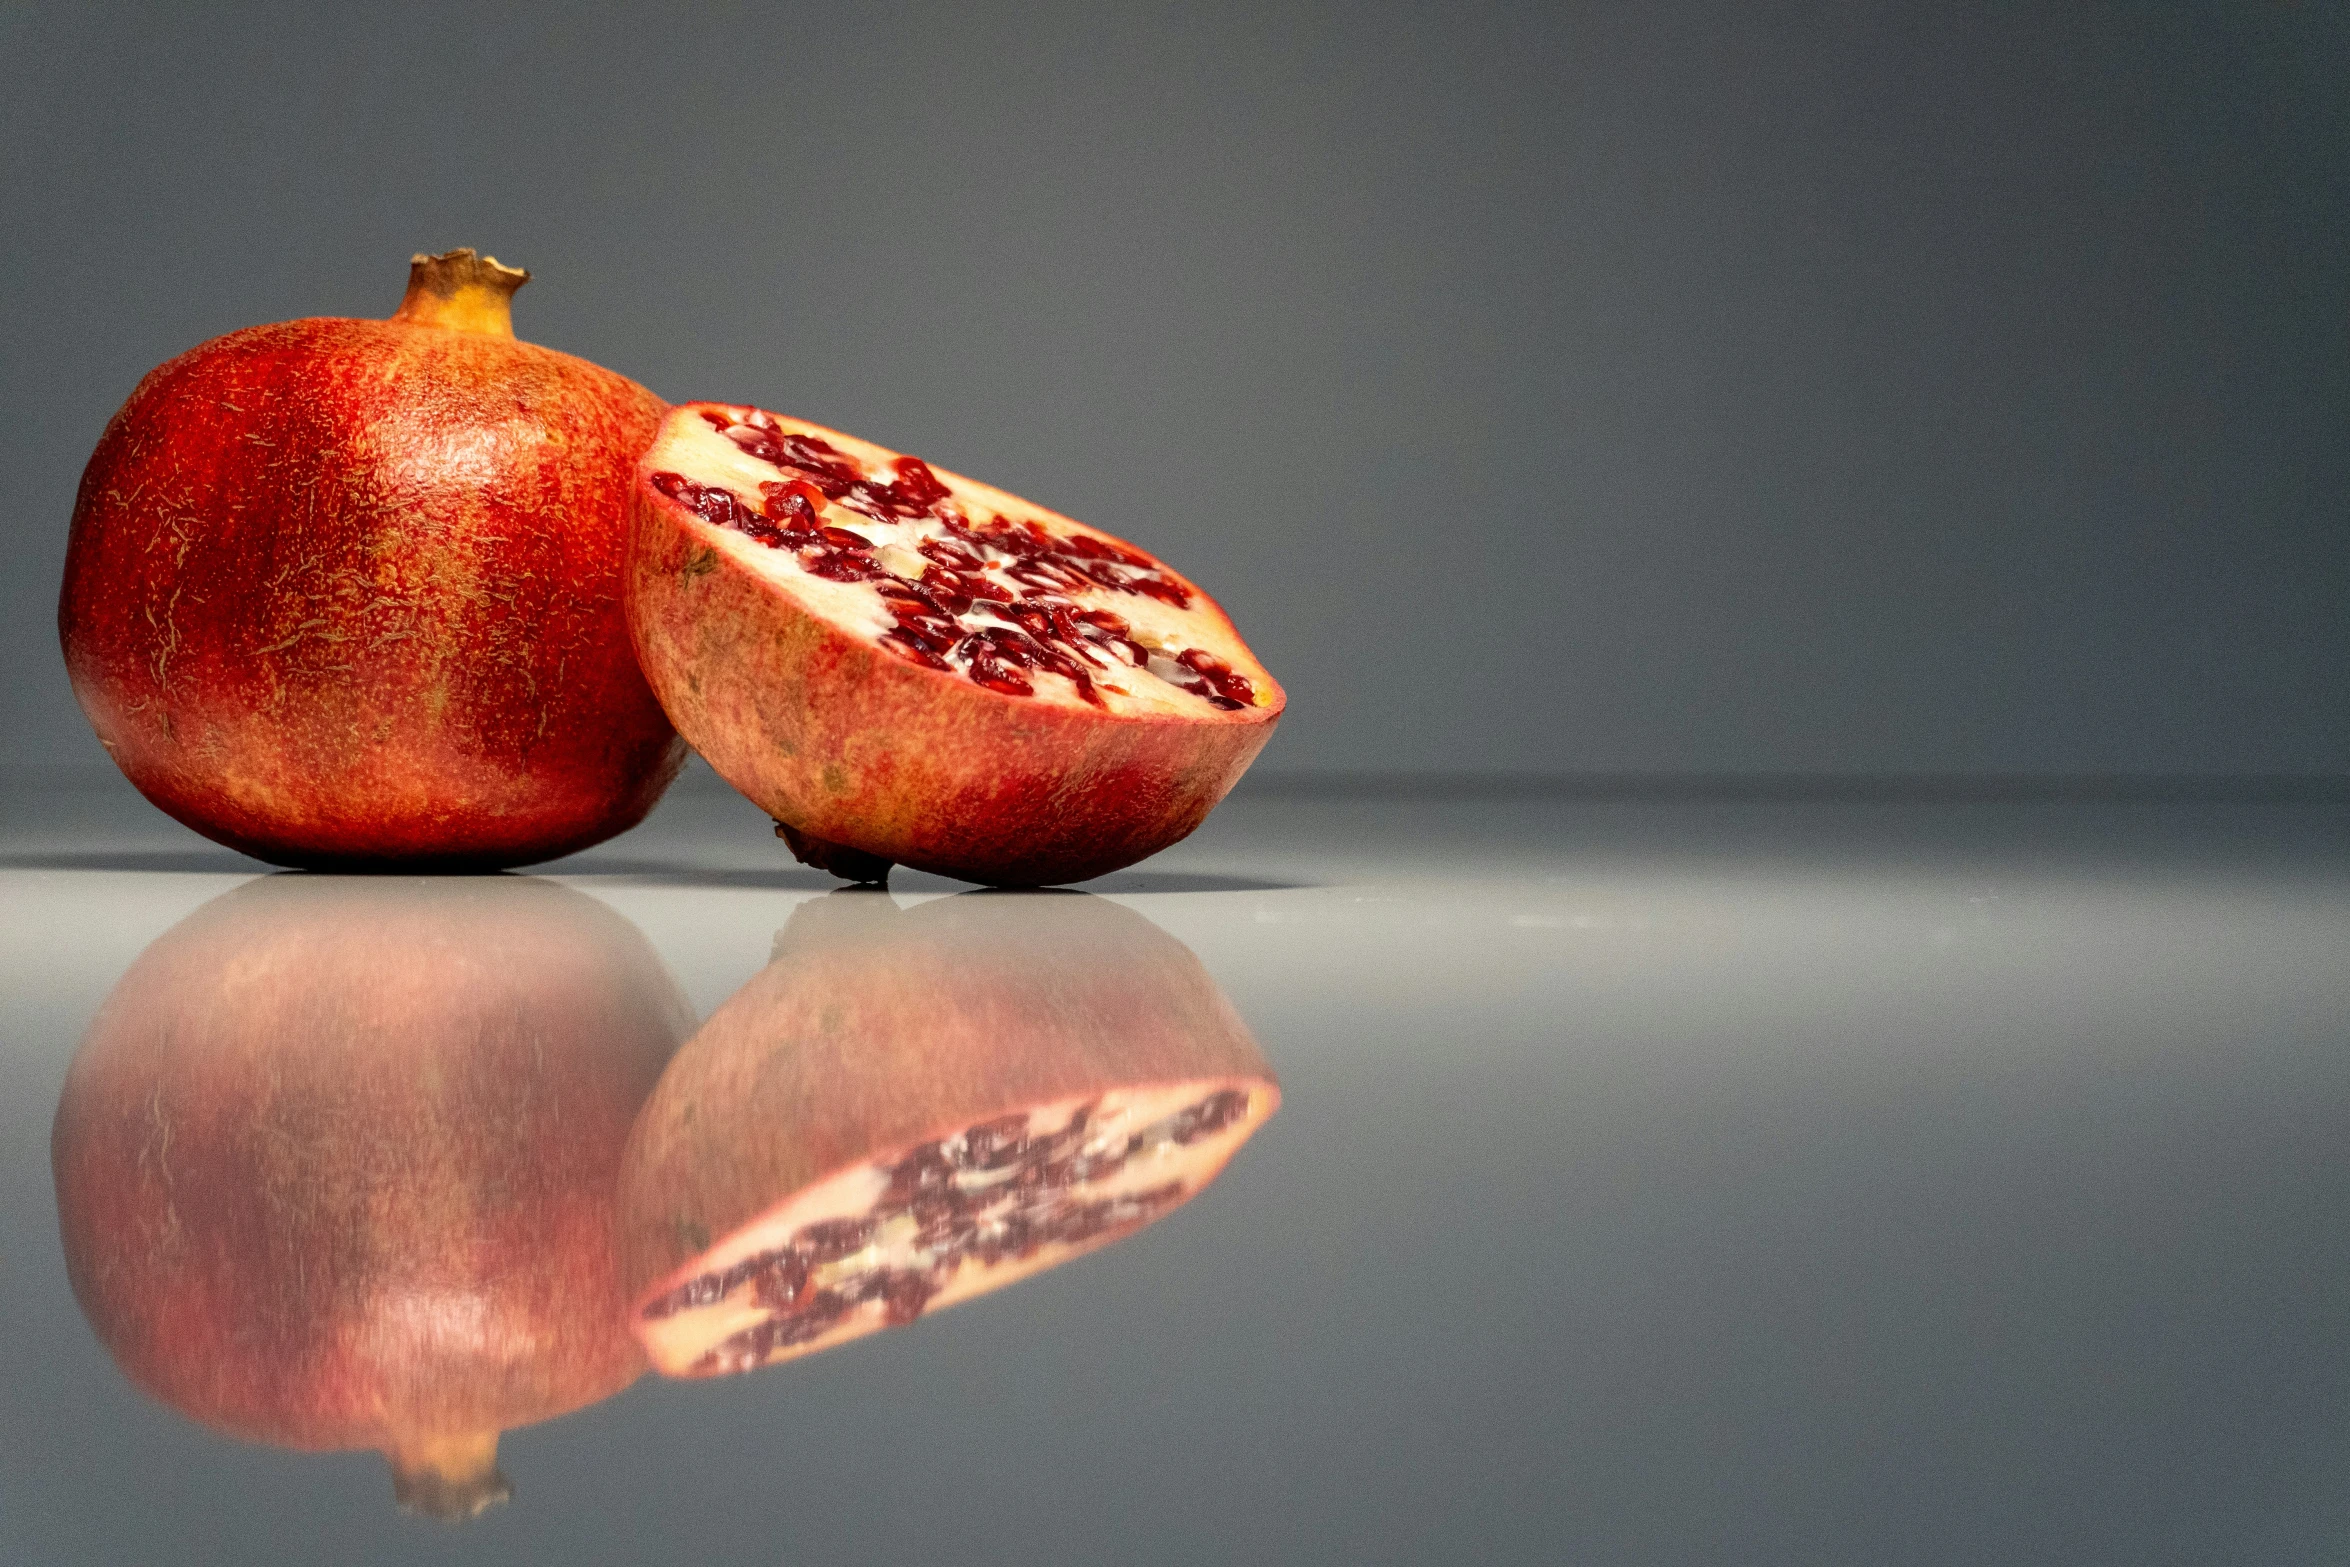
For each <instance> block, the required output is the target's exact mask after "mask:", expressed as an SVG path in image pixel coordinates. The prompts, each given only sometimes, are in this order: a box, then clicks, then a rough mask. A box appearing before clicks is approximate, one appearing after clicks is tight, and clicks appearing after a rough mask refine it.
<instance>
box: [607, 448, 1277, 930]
mask: <svg viewBox="0 0 2350 1567" xmlns="http://www.w3.org/2000/svg"><path fill="white" fill-rule="evenodd" d="M939 471H940V473H941V474H942V475H945V476H946V477H949V478H953V477H955V476H953V475H946V474H945V470H943V469H942V470H939ZM647 480H649V473H648V475H647ZM647 480H640V482H639V483H638V485H637V487H636V492H635V518H636V520H635V530H636V531H635V540H634V545H633V547H632V549H631V552H630V556H629V565H628V589H627V592H628V613H629V620H630V626H631V630H632V631H633V633H634V635H635V638H636V643H637V651H638V659H639V662H640V663H641V664H642V666H643V667H644V669H645V670H646V671H647V672H648V674H649V675H650V676H651V678H652V679H653V681H654V683H655V689H656V690H657V691H658V692H659V694H660V698H661V701H662V703H663V705H664V706H665V707H666V708H667V709H668V711H669V713H670V715H671V717H672V718H673V719H674V720H675V721H676V724H677V727H678V728H679V729H680V730H681V731H683V732H684V733H685V734H686V735H688V736H689V737H691V739H692V741H693V745H694V749H695V750H697V751H698V752H700V753H701V754H702V756H704V757H705V758H707V759H708V760H709V762H710V764H711V766H712V767H713V768H715V769H716V770H717V771H718V773H719V775H720V776H721V777H723V778H725V779H726V781H727V782H728V783H731V784H732V785H734V787H735V788H736V789H738V790H740V791H741V792H742V793H743V794H744V795H746V796H747V797H749V798H750V799H751V800H752V801H753V802H754V803H756V804H757V805H758V806H759V807H760V808H761V809H763V810H765V811H767V812H768V813H769V814H770V815H771V816H774V817H776V818H777V819H778V820H779V821H783V822H788V823H790V824H791V826H792V827H794V828H795V829H797V830H798V831H800V832H802V833H805V834H807V835H809V836H810V837H814V838H817V839H822V840H825V841H827V842H829V843H835V844H848V845H851V846H853V847H855V848H856V849H859V850H862V851H864V852H866V853H868V854H872V855H877V856H879V857H881V858H882V859H885V860H890V861H894V862H896V863H898V864H901V865H906V866H910V867H912V868H913V869H915V870H921V871H931V872H934V873H936V874H938V875H942V876H953V877H957V878H959V879H961V880H965V881H976V882H984V883H987V884H990V885H993V886H1001V887H1042V886H1054V885H1058V884H1063V883H1067V882H1075V881H1085V880H1088V879H1090V878H1092V877H1095V876H1103V875H1107V874H1108V873H1110V872H1111V871H1115V870H1121V869H1124V868H1125V867H1126V866H1129V865H1132V864H1134V863H1135V862H1136V861H1138V860H1143V859H1147V858H1148V857H1149V856H1151V855H1153V854H1156V853H1157V852H1159V851H1160V850H1161V849H1164V848H1166V847H1167V846H1168V845H1169V844H1172V843H1175V842H1177V841H1179V840H1180V839H1182V838H1185V837H1187V836H1189V835H1190V834H1191V832H1192V831H1193V830H1194V829H1195V828H1197V827H1198V826H1199V824H1200V823H1201V822H1203V821H1205V820H1206V819H1207V816H1208V813H1209V812H1210V811H1211V810H1213V809H1214V808H1215V807H1216V805H1217V803H1218V802H1219V801H1221V800H1222V799H1223V798H1224V796H1225V795H1227V794H1229V793H1230V792H1231V790H1232V786H1233V785H1234V784H1235V783H1238V782H1239V781H1240V776H1241V774H1242V773H1244V772H1246V771H1248V767H1249V764H1250V763H1251V762H1253V761H1255V760H1256V758H1257V753H1259V752H1260V751H1262V750H1263V749H1264V748H1265V743H1266V742H1267V741H1268V740H1270V739H1271V738H1272V737H1273V729H1274V726H1275V724H1276V723H1277V722H1278V721H1279V719H1280V716H1281V712H1282V708H1283V706H1284V704H1285V700H1286V699H1285V697H1284V695H1283V693H1282V691H1281V689H1280V688H1279V687H1278V686H1277V685H1275V684H1274V683H1273V682H1272V681H1271V679H1270V678H1267V679H1266V680H1264V682H1263V686H1264V688H1265V690H1266V692H1267V694H1268V699H1267V701H1266V704H1265V705H1263V706H1259V707H1252V708H1250V709H1249V710H1247V711H1246V712H1244V713H1233V714H1230V715H1228V716H1225V717H1223V718H1222V719H1220V720H1217V721H1207V722H1203V721H1200V720H1198V719H1190V720H1185V719H1178V718H1171V717H1166V716H1153V715H1121V716H1116V717H1111V716H1107V715H1103V714H1100V713H1098V712H1095V711H1093V710H1090V709H1082V708H1063V707H1054V706H1049V705H1047V704H1044V703H1040V702H1033V701H1026V700H1022V699H1019V698H1013V697H999V696H996V695H994V694H993V693H989V692H982V691H978V690H976V689H975V688H974V687H973V686H972V685H971V684H970V682H969V681H967V680H965V679H963V678H962V677H960V676H958V675H952V674H946V673H943V672H941V671H938V670H934V669H926V668H923V667H922V666H921V665H918V664H913V663H909V662H907V661H906V660H904V659H901V658H897V657H894V656H892V655H891V654H889V653H887V652H885V651H883V650H882V649H881V648H879V647H878V646H876V645H875V644H874V643H873V642H871V641H869V640H861V639H859V638H857V637H854V636H851V635H849V634H847V633H845V632H843V631H842V630H840V629H839V628H838V627H835V626H833V625H831V624H830V623H828V622H827V621H825V620H823V619H822V618H820V617H818V616H816V615H812V614H808V613H805V612H803V611H801V610H799V609H798V608H797V607H795V606H793V605H791V604H789V603H788V602H786V601H785V600H784V599H783V598H782V597H781V596H780V595H778V594H777V593H776V592H774V591H773V590H772V589H770V588H769V587H768V586H766V585H765V584H764V583H763V582H762V581H761V580H760V579H759V578H758V577H756V576H755V575H753V574H752V573H751V572H749V571H746V570H744V569H742V568H741V567H739V566H737V565H735V564H734V563H732V562H731V561H728V560H726V559H725V558H724V557H722V556H721V555H720V554H719V553H718V552H717V551H715V550H712V549H710V548H709V547H708V546H707V545H706V544H704V543H703V542H702V540H701V539H700V538H699V537H697V536H696V531H695V522H694V520H693V518H692V515H691V514H690V513H689V512H687V511H686V510H685V509H684V508H683V507H681V506H679V505H677V504H676V503H675V502H673V501H670V500H668V499H667V498H665V497H663V496H661V495H660V494H659V493H657V492H656V491H655V490H654V489H653V488H652V486H651V484H650V483H649V482H647ZM1023 509H1024V511H1025V513H1027V514H1030V515H1034V516H1039V517H1043V518H1047V519H1049V520H1051V521H1052V522H1054V523H1055V524H1056V525H1059V526H1068V527H1075V526H1079V525H1078V524H1075V523H1073V522H1072V521H1071V520H1070V519H1067V518H1063V517H1061V516H1059V514H1057V513H1054V512H1051V511H1048V510H1046V509H1045V508H1043V507H1041V506H1035V505H1033V504H1025V503H1024V506H1023ZM1088 531H1092V532H1098V530H1088ZM1101 536H1102V537H1104V538H1107V537H1109V535H1107V534H1103V535H1101ZM1120 542H1123V541H1120ZM1159 569H1160V571H1162V572H1163V573H1164V574H1165V575H1166V576H1167V577H1168V578H1170V579H1171V580H1174V581H1176V582H1179V583H1181V584H1182V586H1183V587H1184V589H1185V590H1186V591H1188V592H1189V593H1190V594H1191V595H1192V596H1193V598H1194V599H1195V601H1196V602H1198V603H1199V604H1200V605H1202V606H1203V607H1205V608H1206V609H1208V610H1209V611H1211V612H1213V613H1216V614H1218V615H1219V616H1221V611H1218V610H1216V609H1215V601H1214V600H1213V599H1211V598H1210V597H1209V596H1208V595H1207V594H1206V593H1205V592H1203V591H1201V589H1200V588H1199V586H1198V585H1197V584H1196V583H1193V582H1191V581H1189V580H1188V579H1186V578H1183V577H1182V576H1181V575H1180V574H1178V573H1177V572H1175V571H1174V570H1173V569H1172V568H1169V567H1166V566H1164V565H1163V564H1162V565H1161V566H1160V567H1159ZM1226 625H1227V626H1229V622H1228V621H1227V622H1226ZM1235 640H1237V637H1236V638H1235Z"/></svg>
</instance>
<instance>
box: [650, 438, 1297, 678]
mask: <svg viewBox="0 0 2350 1567" xmlns="http://www.w3.org/2000/svg"><path fill="white" fill-rule="evenodd" d="M719 419H724V420H726V421H728V424H727V427H726V428H724V429H721V428H719V426H718V423H717V421H718V420H719ZM787 442H788V444H787ZM809 443H813V445H810V444H809ZM794 455H801V456H805V457H807V458H808V459H809V460H810V462H811V463H813V464H817V465H822V466H802V465H799V464H795V463H793V462H791V461H790V460H789V459H790V457H792V456H794ZM646 469H647V471H648V472H649V473H651V475H652V476H653V483H654V488H655V489H656V490H658V491H660V492H661V493H663V494H665V495H668V496H669V497H670V498H671V499H673V500H677V501H678V502H679V503H680V504H682V505H683V506H685V508H686V509H687V510H689V511H691V512H694V513H695V514H696V515H697V516H698V517H699V518H700V519H701V521H702V522H703V524H704V526H705V532H706V533H707V535H708V536H709V537H710V539H711V542H712V543H713V545H714V546H715V547H717V548H720V549H723V550H725V551H726V552H727V553H728V555H729V556H730V557H731V558H732V559H734V560H736V561H738V562H740V563H741V564H743V565H744V566H746V567H748V568H749V569H750V570H752V571H753V572H756V573H757V574H758V575H760V576H761V577H764V578H766V579H767V580H768V581H770V582H772V583H774V584H775V585H776V586H778V587H780V588H782V589H784V590H786V591H787V592H788V593H789V594H790V595H791V596H792V597H793V598H794V599H796V600H797V601H798V602H799V603H800V604H801V605H802V606H803V607H804V608H806V609H807V610H808V611H810V612H811V613H813V614H815V615H817V616H819V617H821V618H822V619H824V620H826V621H829V622H830V623H831V624H833V625H834V626H836V627H838V628H840V629H841V630H843V631H845V632H848V633H850V634H851V635H854V636H857V637H859V638H861V639H863V640H867V641H872V642H875V643H878V644H879V645H881V646H882V647H884V648H886V649H888V650H889V651H891V652H893V653H896V654H898V655H899V656H901V657H903V658H906V659H907V660H908V661H909V662H914V663H919V664H923V665H926V666H927V667H931V668H936V669H941V670H944V671H946V672H950V673H955V674H959V675H962V676H963V677H965V678H967V679H970V680H971V681H973V683H975V684H977V685H981V686H984V687H986V688H988V689H990V690H994V691H998V692H1000V693H1002V694H1005V695H1010V696H1021V697H1027V698H1030V699H1033V700H1037V701H1043V702H1048V703H1054V704H1057V705H1065V706H1075V707H1081V708H1092V709H1094V710H1096V711H1102V712H1108V713H1112V714H1120V715H1141V714H1165V715H1170V716H1182V717H1187V718H1205V717H1214V716H1219V715H1221V714H1223V713H1228V712H1236V711H1240V710H1243V709H1247V708H1251V707H1256V706H1262V705H1263V704H1264V703H1265V701H1266V700H1267V696H1268V692H1269V689H1270V684H1271V682H1270V680H1269V678H1268V677H1267V676H1266V675H1265V672H1264V670H1263V668H1262V666H1260V665H1259V664H1258V663H1257V662H1256V660H1255V659H1254V658H1253V657H1252V656H1251V655H1250V654H1249V651H1248V649H1247V647H1246V646H1245V645H1243V644H1242V643H1241V641H1240V639H1239V638H1238V637H1237V636H1235V635H1234V634H1233V632H1232V629H1231V626H1230V624H1229V622H1227V621H1225V620H1224V618H1223V617H1222V615H1220V614H1219V613H1217V612H1216V611H1215V610H1214V609H1213V608H1212V607H1210V606H1208V605H1207V603H1206V601H1205V600H1204V599H1202V598H1201V597H1200V596H1199V595H1198V594H1197V593H1196V592H1194V591H1192V590H1190V589H1188V588H1186V587H1185V586H1184V585H1182V584H1181V583H1179V582H1177V581H1176V580H1175V579H1174V578H1173V577H1172V576H1171V575H1169V574H1167V573H1166V572H1165V571H1164V568H1161V567H1159V566H1158V564H1157V563H1156V562H1155V561H1153V560H1151V559H1150V558H1149V557H1148V556H1146V555H1144V554H1143V553H1142V552H1140V551H1138V550H1135V549H1133V548H1132V546H1129V545H1123V544H1114V543H1109V542H1106V536H1105V535H1099V534H1096V533H1094V532H1093V531H1092V530H1091V529H1088V528H1085V527H1083V526H1082V525H1081V524H1078V523H1075V522H1072V521H1071V520H1069V519H1068V518H1064V517H1059V516H1055V515H1053V514H1050V513H1046V512H1042V511H1041V510H1040V509H1039V508H1037V507H1034V506H1031V505H1028V504H1027V503H1026V502H1024V501H1022V500H1020V499H1019V498H1018V497H1017V496H1013V495H1008V494H1006V493H1004V492H1003V491H1000V490H996V489H993V488H991V487H990V486H987V485H983V484H978V483H975V482H973V481H971V480H968V479H964V478H961V477H960V476H958V475H954V474H943V473H936V472H935V471H934V470H932V469H930V468H929V467H928V466H927V465H925V464H922V463H921V462H919V461H918V460H916V459H912V458H905V457H901V456H900V455H899V454H897V453H895V452H892V451H890V450H888V449H887V448H885V447H880V446H875V445H873V444H871V443H870V442H866V441H860V440H856V439H855V438H853V437H850V436H845V435H842V434H840V433H838V432H836V431H832V430H827V429H823V428H822V427H820V426H816V425H809V424H803V423H801V422H799V421H796V420H790V419H784V418H782V417H780V416H779V415H775V414H771V413H768V412H766V411H765V410H763V409H758V408H749V407H733V406H726V405H713V404H703V405H689V406H687V407H683V408H679V409H676V410H674V411H673V412H672V413H671V414H670V416H669V418H668V421H667V422H666V423H665V424H664V425H663V426H662V430H661V435H660V438H659V439H658V440H657V441H656V442H655V443H654V445H653V448H652V450H651V452H650V453H649V454H648V455H647V458H646ZM847 474H853V475H854V477H855V479H856V480H857V481H858V485H859V487H857V488H852V489H851V490H850V492H849V493H848V494H847V495H845V496H843V495H829V496H828V495H827V494H825V493H824V489H825V487H827V486H829V488H830V489H832V490H836V491H837V490H840V489H841V488H842V487H843V478H844V475H847ZM681 481H682V482H681ZM795 481H796V482H795ZM933 490H936V491H940V492H943V493H941V494H939V496H938V498H936V499H935V500H929V501H927V503H924V504H920V505H917V504H915V503H913V502H909V501H907V500H906V499H905V497H907V496H909V495H912V496H922V497H927V496H929V495H930V494H931V492H932V491H933ZM712 492H718V493H717V494H716V496H713V493H712ZM893 500H894V501H895V502H896V503H895V504H892V502H893ZM803 505H804V506H805V508H806V509H805V511H804V512H803V511H802V510H801V509H800V508H801V507H802V506H803ZM910 510H911V511H917V513H918V514H916V515H898V514H897V513H900V512H905V511H910ZM815 529H829V530H840V531H839V532H838V533H828V534H824V535H823V536H822V537H823V539H824V540H825V542H821V543H818V542H800V541H803V540H809V539H810V538H811V532H812V530H815ZM843 535H846V536H849V537H853V539H854V540H855V541H856V543H855V544H854V545H851V546H850V547H849V548H848V549H847V550H846V551H845V552H844V551H843V550H841V549H840V548H839V547H838V542H839V540H840V539H841V537H842V536H843ZM991 541H992V542H991ZM1072 541H1074V542H1072ZM1006 545H1010V546H1012V547H1010V548H1007V547H1004V546H1006ZM1023 552H1025V553H1023ZM827 556H830V557H832V559H831V561H830V562H829V563H828V562H827V559H826V557H827ZM844 560H845V561H847V562H849V563H850V564H849V565H847V566H846V567H844V566H843V565H842V564H841V562H842V561H844ZM868 561H869V562H870V564H871V566H872V567H873V568H875V569H876V570H877V572H878V573H880V574H882V575H880V576H877V577H875V578H873V579H869V580H857V581H841V580H834V578H833V576H830V575H827V574H825V573H826V572H827V571H830V572H835V573H837V572H840V571H843V570H847V571H852V572H853V571H856V570H859V569H861V563H864V562H868ZM893 583H894V584H895V585H894V586H892V584H893ZM1112 583H1116V584H1120V585H1117V586H1113V585H1110V584H1112ZM885 588H888V589H889V591H887V592H885V591H884V590H885ZM972 589H980V590H981V591H977V592H973V591H969V590H972ZM923 599H927V600H928V603H927V604H925V603H923V602H921V600H923ZM1174 600H1182V601H1183V602H1180V603H1179V602H1173V601H1174ZM1056 611H1058V612H1059V613H1057V614H1056V613H1055V612H1056ZM1056 659H1060V660H1070V661H1073V662H1074V666H1075V667H1074V668H1073V669H1070V671H1069V672H1068V673H1062V672H1056V671H1055V670H1054V669H1053V668H1052V667H1051V665H1052V663H1053V662H1054V661H1055V660H1056ZM1065 667H1066V666H1065ZM1073 675H1074V676H1081V678H1072V676H1073ZM1022 688H1025V689H1022Z"/></svg>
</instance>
